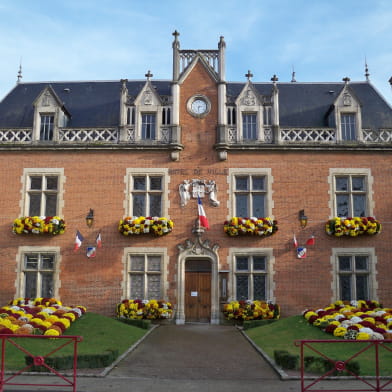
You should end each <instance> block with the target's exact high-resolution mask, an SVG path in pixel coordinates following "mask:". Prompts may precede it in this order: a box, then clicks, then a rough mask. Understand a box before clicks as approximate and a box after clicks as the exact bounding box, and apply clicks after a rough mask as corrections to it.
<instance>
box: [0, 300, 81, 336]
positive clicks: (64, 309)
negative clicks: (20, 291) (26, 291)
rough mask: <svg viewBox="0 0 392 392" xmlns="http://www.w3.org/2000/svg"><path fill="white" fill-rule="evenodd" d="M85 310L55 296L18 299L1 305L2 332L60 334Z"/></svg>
mask: <svg viewBox="0 0 392 392" xmlns="http://www.w3.org/2000/svg"><path fill="white" fill-rule="evenodd" d="M85 312H86V308H85V307H84V306H75V307H69V306H63V305H62V304H61V302H60V301H58V300H56V299H54V298H35V299H29V298H17V299H15V300H13V301H11V302H10V303H9V305H8V306H3V307H1V308H0V334H15V335H33V334H34V335H50V336H59V335H62V334H63V332H64V331H65V330H66V329H68V328H69V327H70V326H71V324H72V323H73V322H74V321H75V320H77V319H79V318H80V317H81V316H82V315H83V314H84V313H85Z"/></svg>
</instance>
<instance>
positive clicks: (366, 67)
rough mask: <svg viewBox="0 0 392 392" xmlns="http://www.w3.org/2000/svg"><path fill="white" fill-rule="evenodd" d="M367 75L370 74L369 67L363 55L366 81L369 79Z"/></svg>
mask: <svg viewBox="0 0 392 392" xmlns="http://www.w3.org/2000/svg"><path fill="white" fill-rule="evenodd" d="M369 76H370V74H369V68H368V65H367V60H366V57H365V78H366V81H367V82H368V81H369Z"/></svg>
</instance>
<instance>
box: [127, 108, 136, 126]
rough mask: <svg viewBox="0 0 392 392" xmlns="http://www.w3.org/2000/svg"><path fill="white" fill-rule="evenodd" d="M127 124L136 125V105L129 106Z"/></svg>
mask: <svg viewBox="0 0 392 392" xmlns="http://www.w3.org/2000/svg"><path fill="white" fill-rule="evenodd" d="M127 125H135V107H134V106H130V107H128V108H127Z"/></svg>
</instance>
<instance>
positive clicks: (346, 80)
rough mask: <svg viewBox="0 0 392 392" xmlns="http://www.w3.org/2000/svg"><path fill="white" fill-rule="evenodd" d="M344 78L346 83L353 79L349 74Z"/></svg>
mask: <svg viewBox="0 0 392 392" xmlns="http://www.w3.org/2000/svg"><path fill="white" fill-rule="evenodd" d="M342 80H343V82H344V83H345V84H348V82H349V81H350V80H351V79H350V78H349V77H348V76H346V77H345V78H343V79H342Z"/></svg>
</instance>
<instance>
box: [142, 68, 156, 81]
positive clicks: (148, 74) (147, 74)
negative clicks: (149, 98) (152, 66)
mask: <svg viewBox="0 0 392 392" xmlns="http://www.w3.org/2000/svg"><path fill="white" fill-rule="evenodd" d="M144 76H145V77H146V78H147V80H148V81H149V80H150V78H152V77H153V76H154V75H153V74H152V73H151V71H150V70H148V72H147V73H146V74H145V75H144Z"/></svg>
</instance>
